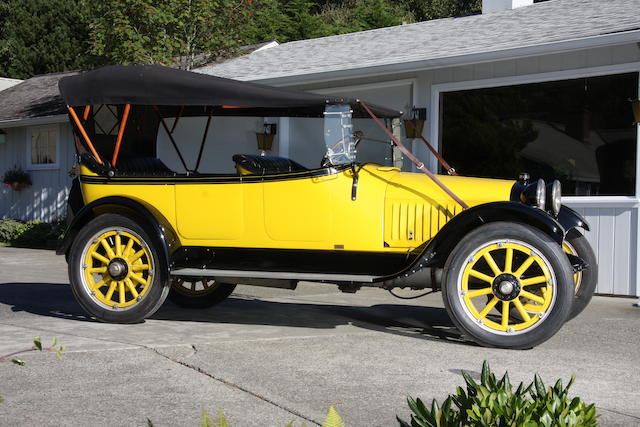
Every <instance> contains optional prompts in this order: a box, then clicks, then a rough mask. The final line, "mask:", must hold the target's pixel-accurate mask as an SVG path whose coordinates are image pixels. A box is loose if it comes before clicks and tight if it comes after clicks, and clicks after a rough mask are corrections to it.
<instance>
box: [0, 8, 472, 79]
mask: <svg viewBox="0 0 640 427" xmlns="http://www.w3.org/2000/svg"><path fill="white" fill-rule="evenodd" d="M480 5H481V0H99V1H97V0H29V1H25V0H0V75H3V76H6V77H15V78H28V77H31V76H33V75H35V74H43V73H49V72H56V71H65V70H73V69H90V68H94V67H96V66H99V65H104V64H163V65H173V66H179V67H181V68H185V69H191V68H193V67H194V66H197V65H199V64H201V63H205V62H208V61H210V60H212V59H215V58H218V57H221V56H228V55H233V54H234V53H235V52H236V51H237V47H239V46H240V45H242V44H249V43H257V42H262V41H266V40H278V41H279V42H281V43H283V42H288V41H292V40H301V39H308V38H315V37H323V36H329V35H333V34H343V33H350V32H354V31H362V30H369V29H374V28H380V27H388V26H393V25H400V24H402V23H405V22H414V21H421V20H427V19H434V18H440V17H446V16H457V15H465V14H469V13H476V12H478V11H479V10H480Z"/></svg>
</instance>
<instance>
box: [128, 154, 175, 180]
mask: <svg viewBox="0 0 640 427" xmlns="http://www.w3.org/2000/svg"><path fill="white" fill-rule="evenodd" d="M116 170H117V171H118V175H123V176H173V175H175V174H174V172H173V171H172V170H171V169H169V168H168V167H167V165H165V164H164V163H162V160H160V159H157V158H155V157H130V158H124V159H120V160H118V163H117V165H116Z"/></svg>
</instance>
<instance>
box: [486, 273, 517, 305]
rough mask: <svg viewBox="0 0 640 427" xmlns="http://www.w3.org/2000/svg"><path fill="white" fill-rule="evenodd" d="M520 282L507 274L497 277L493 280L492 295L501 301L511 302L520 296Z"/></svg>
mask: <svg viewBox="0 0 640 427" xmlns="http://www.w3.org/2000/svg"><path fill="white" fill-rule="evenodd" d="M520 289H521V287H520V281H519V280H518V278H517V277H516V276H514V275H513V274H509V273H503V274H500V275H498V276H497V277H496V278H495V279H494V280H493V285H492V291H493V294H494V295H495V296H496V297H497V298H498V299H500V300H502V301H511V300H514V299H515V298H517V297H518V295H520Z"/></svg>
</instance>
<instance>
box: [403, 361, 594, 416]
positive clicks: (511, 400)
mask: <svg viewBox="0 0 640 427" xmlns="http://www.w3.org/2000/svg"><path fill="white" fill-rule="evenodd" d="M462 376H463V377H464V380H465V382H466V385H467V391H466V392H465V391H464V390H463V389H462V388H461V387H457V388H456V394H452V395H449V397H447V398H446V399H445V401H444V402H443V403H442V405H441V406H440V405H438V402H436V400H435V399H434V400H433V401H432V403H431V408H427V407H426V406H425V405H424V403H423V402H422V401H421V400H420V399H416V400H414V399H413V398H411V397H409V398H408V403H409V408H411V411H412V412H413V414H412V415H411V423H410V424H409V423H407V422H405V421H403V420H401V419H400V418H398V421H399V422H400V426H401V427H426V426H429V427H435V426H438V427H445V426H473V427H475V426H483V427H490V426H491V427H493V426H496V427H502V426H524V427H538V426H544V427H550V426H558V427H570V426H571V427H574V426H575V427H577V426H581V427H582V426H585V427H586V426H588V427H591V426H596V425H597V415H596V408H595V406H594V405H593V404H591V405H587V404H586V403H585V402H583V401H582V400H581V399H580V398H579V397H574V398H573V399H571V398H569V388H571V385H572V384H573V381H574V379H575V377H573V376H572V377H571V380H570V381H569V384H568V385H567V386H566V387H563V385H562V380H558V381H557V382H556V383H555V385H554V386H553V387H545V385H544V383H543V382H542V380H541V379H540V377H539V376H538V375H535V377H534V380H533V382H532V383H531V384H529V386H528V387H524V385H523V384H522V383H520V385H519V386H518V388H517V389H516V390H515V391H513V387H512V385H511V383H510V382H509V375H508V374H507V373H505V374H504V376H503V377H502V379H500V380H499V381H497V380H496V377H495V375H494V374H493V373H491V371H490V369H489V364H488V363H487V362H486V361H485V362H484V363H483V365H482V375H481V379H480V384H478V383H476V382H475V381H474V380H473V378H471V376H469V374H467V373H466V372H463V373H462Z"/></svg>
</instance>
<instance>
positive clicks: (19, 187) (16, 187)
mask: <svg viewBox="0 0 640 427" xmlns="http://www.w3.org/2000/svg"><path fill="white" fill-rule="evenodd" d="M8 185H9V187H11V188H12V189H13V191H22V190H24V189H25V188H27V187H29V186H30V185H31V183H30V182H17V181H16V182H12V183H11V184H8Z"/></svg>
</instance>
